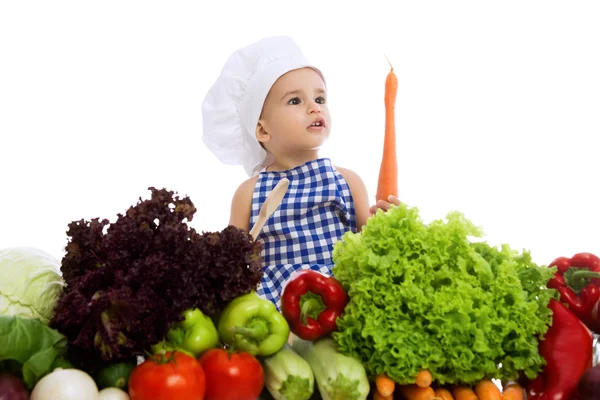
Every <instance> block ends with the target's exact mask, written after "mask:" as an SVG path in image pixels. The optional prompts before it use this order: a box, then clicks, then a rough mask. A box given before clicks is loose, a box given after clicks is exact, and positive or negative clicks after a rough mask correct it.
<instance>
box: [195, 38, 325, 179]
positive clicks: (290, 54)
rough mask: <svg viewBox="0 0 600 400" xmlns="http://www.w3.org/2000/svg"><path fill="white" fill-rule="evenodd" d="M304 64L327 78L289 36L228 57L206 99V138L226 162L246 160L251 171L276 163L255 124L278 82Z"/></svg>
mask: <svg viewBox="0 0 600 400" xmlns="http://www.w3.org/2000/svg"><path fill="white" fill-rule="evenodd" d="M304 67H309V68H312V69H314V70H315V71H316V72H318V73H319V74H320V75H321V77H323V75H322V73H321V71H319V70H318V69H317V68H315V67H314V66H312V65H310V63H309V62H308V60H307V59H306V57H305V56H304V54H303V53H302V50H300V48H299V47H298V45H297V44H296V43H295V42H294V41H293V40H292V39H291V38H290V37H288V36H276V37H271V38H266V39H262V40H260V41H258V42H256V43H253V44H251V45H249V46H246V47H244V48H241V49H239V50H237V51H236V52H234V53H233V54H232V55H231V56H230V57H229V59H228V60H227V62H226V63H225V66H224V67H223V70H222V71H221V75H220V76H219V78H218V79H217V81H216V82H215V83H214V85H213V86H212V87H211V88H210V90H209V91H208V93H207V95H206V97H205V98H204V101H203V103H202V125H203V135H202V140H203V141H204V143H205V144H206V145H207V146H208V148H209V149H210V150H211V151H212V152H213V153H214V154H215V155H216V156H217V158H218V159H219V160H221V162H223V163H225V164H230V165H243V166H244V169H245V170H246V173H247V174H248V175H249V176H253V175H256V174H258V173H259V172H260V171H261V170H262V169H263V168H265V167H267V166H269V165H270V164H271V163H272V162H273V158H272V157H273V156H271V155H270V154H268V153H267V151H265V149H263V148H262V146H261V145H260V144H259V142H258V140H256V125H257V123H258V119H259V118H260V114H261V112H262V108H263V104H264V102H265V99H266V97H267V94H268V93H269V90H270V89H271V87H272V86H273V84H274V83H275V81H276V80H277V79H278V78H279V77H280V76H282V75H283V74H285V73H286V72H289V71H293V70H295V69H299V68H304Z"/></svg>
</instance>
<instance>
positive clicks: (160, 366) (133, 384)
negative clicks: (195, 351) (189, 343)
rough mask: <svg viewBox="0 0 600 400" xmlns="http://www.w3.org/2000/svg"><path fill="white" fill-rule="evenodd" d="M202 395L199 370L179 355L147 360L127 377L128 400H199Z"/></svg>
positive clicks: (191, 359) (203, 385)
mask: <svg viewBox="0 0 600 400" xmlns="http://www.w3.org/2000/svg"><path fill="white" fill-rule="evenodd" d="M205 392H206V377H205V376H204V371H203V370H202V366H201V365H200V363H199V362H198V360H196V359H195V358H194V357H192V356H190V355H188V354H185V353H182V352H180V351H177V352H175V354H174V355H173V357H171V352H168V353H166V354H165V355H164V356H162V355H155V356H153V357H151V358H148V359H147V360H146V361H144V362H143V363H141V364H140V365H138V366H137V367H135V368H134V370H133V371H132V372H131V376H130V377H129V396H130V397H131V400H173V399H177V400H202V399H204V394H205Z"/></svg>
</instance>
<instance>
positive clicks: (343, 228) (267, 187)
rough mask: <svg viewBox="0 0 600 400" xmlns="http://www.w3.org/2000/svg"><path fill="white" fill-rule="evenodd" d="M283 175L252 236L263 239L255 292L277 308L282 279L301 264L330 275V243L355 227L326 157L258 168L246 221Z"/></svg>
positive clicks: (344, 190)
mask: <svg viewBox="0 0 600 400" xmlns="http://www.w3.org/2000/svg"><path fill="white" fill-rule="evenodd" d="M284 177H285V178H288V179H289V186H288V189H287V192H286V194H285V197H284V198H283V201H282V202H281V205H280V206H279V207H278V208H277V210H276V211H275V213H273V215H272V216H271V217H270V218H269V219H268V220H267V222H266V223H265V226H264V228H263V229H262V231H261V233H260V234H259V235H258V237H257V240H260V241H261V242H262V243H263V244H264V250H263V257H264V262H263V271H264V275H263V278H262V281H261V284H260V286H259V287H258V289H257V293H258V294H259V295H260V296H261V297H263V298H266V299H268V300H271V301H272V302H273V303H275V305H276V306H277V309H279V308H280V297H281V293H282V291H283V287H284V284H285V282H286V281H287V279H288V278H289V277H290V276H291V275H292V274H293V273H294V272H296V271H298V270H301V269H309V268H310V269H313V270H316V271H320V272H322V273H325V274H328V275H331V269H332V267H333V261H332V259H331V253H332V250H333V245H334V243H335V242H336V241H337V240H338V239H340V238H341V237H342V236H343V235H344V233H346V232H347V231H349V230H351V231H353V232H356V216H355V212H354V203H353V201H352V195H351V194H350V188H349V187H348V184H347V182H346V180H345V179H344V178H343V177H342V175H341V174H340V173H339V172H338V171H337V170H336V169H335V168H334V167H333V165H332V164H331V160H329V159H328V158H320V159H317V160H313V161H309V162H307V163H305V164H302V165H300V166H298V167H296V168H293V169H290V170H287V171H273V172H261V173H260V174H259V176H258V181H257V182H256V186H255V187H254V193H253V195H252V212H251V215H250V227H252V226H253V225H254V223H255V222H256V219H257V218H258V213H259V211H260V207H261V206H262V204H263V203H264V201H265V199H266V198H267V196H268V195H269V193H270V192H271V191H272V190H273V188H274V187H275V185H277V182H279V181H280V180H281V179H282V178H284Z"/></svg>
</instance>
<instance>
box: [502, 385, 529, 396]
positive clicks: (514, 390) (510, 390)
mask: <svg viewBox="0 0 600 400" xmlns="http://www.w3.org/2000/svg"><path fill="white" fill-rule="evenodd" d="M524 398H525V394H524V391H523V388H522V387H521V385H519V384H518V383H516V382H513V383H510V384H508V385H506V386H505V387H504V391H503V392H502V400H523V399H524Z"/></svg>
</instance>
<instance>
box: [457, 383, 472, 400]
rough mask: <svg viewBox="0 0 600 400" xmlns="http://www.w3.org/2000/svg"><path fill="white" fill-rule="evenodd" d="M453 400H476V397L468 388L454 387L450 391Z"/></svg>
mask: <svg viewBox="0 0 600 400" xmlns="http://www.w3.org/2000/svg"><path fill="white" fill-rule="evenodd" d="M452 395H453V396H454V400H478V399H477V395H476V394H475V392H474V391H473V389H471V388H470V387H468V386H456V387H454V388H453V389H452Z"/></svg>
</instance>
